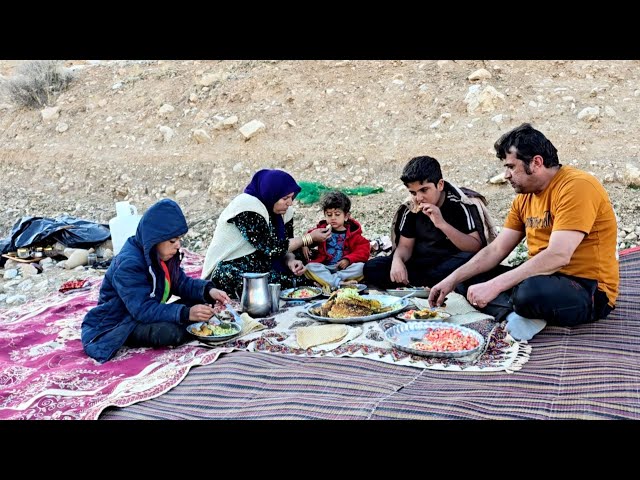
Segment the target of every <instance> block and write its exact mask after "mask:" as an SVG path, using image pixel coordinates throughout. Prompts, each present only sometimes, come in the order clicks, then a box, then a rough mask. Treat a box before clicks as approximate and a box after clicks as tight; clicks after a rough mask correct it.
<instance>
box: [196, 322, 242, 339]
mask: <svg viewBox="0 0 640 480" xmlns="http://www.w3.org/2000/svg"><path fill="white" fill-rule="evenodd" d="M241 330H242V328H241V327H240V325H238V324H237V323H235V322H230V323H228V324H227V326H222V325H217V324H213V323H209V322H197V323H192V324H191V325H189V326H188V327H187V332H189V333H190V334H191V335H193V336H194V337H196V338H197V339H198V340H200V341H201V342H220V341H222V340H229V339H231V338H233V337H235V336H237V335H238V334H239V333H240V331H241Z"/></svg>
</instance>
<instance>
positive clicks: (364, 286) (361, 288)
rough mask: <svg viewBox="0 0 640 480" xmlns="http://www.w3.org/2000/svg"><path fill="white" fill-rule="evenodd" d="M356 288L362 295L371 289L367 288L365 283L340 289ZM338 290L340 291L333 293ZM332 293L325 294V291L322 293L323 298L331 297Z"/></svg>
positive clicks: (343, 286)
mask: <svg viewBox="0 0 640 480" xmlns="http://www.w3.org/2000/svg"><path fill="white" fill-rule="evenodd" d="M354 287H355V288H357V289H358V293H362V292H364V291H365V290H366V289H367V288H369V287H367V286H366V285H365V284H364V283H356V284H355V285H342V286H341V287H340V288H354ZM337 290H339V289H336V290H333V291H332V292H331V293H333V292H335V291H337ZM331 293H325V292H324V291H323V292H322V296H323V297H328V296H330V295H331Z"/></svg>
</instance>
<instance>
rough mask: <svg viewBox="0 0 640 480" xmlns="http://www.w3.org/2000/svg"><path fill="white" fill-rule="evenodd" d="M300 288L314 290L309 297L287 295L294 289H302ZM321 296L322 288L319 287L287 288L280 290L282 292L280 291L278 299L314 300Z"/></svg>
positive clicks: (289, 300) (287, 300)
mask: <svg viewBox="0 0 640 480" xmlns="http://www.w3.org/2000/svg"><path fill="white" fill-rule="evenodd" d="M302 289H307V290H312V291H314V292H315V295H312V296H310V297H304V298H298V297H290V296H289V295H291V294H292V293H293V292H295V291H296V290H302ZM321 296H322V289H321V288H320V287H296V288H287V289H286V290H282V292H280V300H284V301H285V302H293V301H298V300H302V301H305V302H308V301H309V300H315V299H316V298H320V297H321Z"/></svg>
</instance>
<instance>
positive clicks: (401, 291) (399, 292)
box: [387, 287, 431, 298]
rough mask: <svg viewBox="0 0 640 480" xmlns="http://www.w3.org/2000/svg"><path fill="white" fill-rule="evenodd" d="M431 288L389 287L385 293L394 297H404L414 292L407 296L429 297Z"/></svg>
mask: <svg viewBox="0 0 640 480" xmlns="http://www.w3.org/2000/svg"><path fill="white" fill-rule="evenodd" d="M430 291H431V290H430V289H427V290H425V289H424V288H407V287H405V288H389V289H387V293H388V294H389V295H393V296H394V297H404V296H405V295H408V294H410V293H411V292H415V293H414V294H413V295H412V296H411V297H409V298H429V292H430Z"/></svg>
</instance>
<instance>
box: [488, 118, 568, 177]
mask: <svg viewBox="0 0 640 480" xmlns="http://www.w3.org/2000/svg"><path fill="white" fill-rule="evenodd" d="M511 147H514V148H515V152H514V153H515V154H516V158H517V159H518V160H522V162H523V163H524V169H525V172H527V173H528V174H529V173H531V170H530V169H529V164H530V163H531V160H532V159H533V157H535V156H536V155H540V156H541V157H542V158H543V159H544V166H545V167H547V168H550V167H558V166H560V167H561V166H562V165H561V164H560V161H559V160H558V150H557V149H556V147H554V146H553V143H551V142H550V141H549V139H548V138H547V137H545V136H544V134H543V133H542V132H540V131H538V130H536V129H535V128H533V127H532V126H531V124H530V123H523V124H522V125H520V126H519V127H516V128H514V129H513V130H511V131H510V132H507V133H505V134H504V135H502V136H501V137H500V138H499V139H498V141H497V142H496V143H495V144H494V145H493V148H495V150H496V157H498V158H499V159H501V160H504V159H505V158H507V154H508V153H509V150H511Z"/></svg>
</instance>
